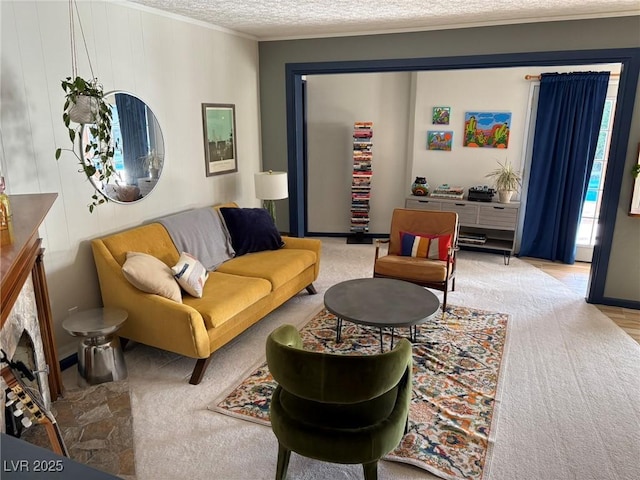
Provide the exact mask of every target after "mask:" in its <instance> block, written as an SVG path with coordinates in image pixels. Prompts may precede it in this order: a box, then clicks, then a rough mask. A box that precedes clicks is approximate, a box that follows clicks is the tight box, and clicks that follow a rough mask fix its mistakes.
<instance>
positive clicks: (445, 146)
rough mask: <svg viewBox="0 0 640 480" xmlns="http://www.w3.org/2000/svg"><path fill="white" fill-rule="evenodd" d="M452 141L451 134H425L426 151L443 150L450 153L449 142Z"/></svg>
mask: <svg viewBox="0 0 640 480" xmlns="http://www.w3.org/2000/svg"><path fill="white" fill-rule="evenodd" d="M452 140H453V132H441V131H431V130H430V131H428V132H427V149H428V150H444V151H446V152H450V151H451V141H452Z"/></svg>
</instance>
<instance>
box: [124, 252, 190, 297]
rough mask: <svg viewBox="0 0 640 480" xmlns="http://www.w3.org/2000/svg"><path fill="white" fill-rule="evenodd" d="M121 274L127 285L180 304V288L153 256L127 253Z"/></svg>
mask: <svg viewBox="0 0 640 480" xmlns="http://www.w3.org/2000/svg"><path fill="white" fill-rule="evenodd" d="M122 273H123V274H124V277H125V278H126V279H127V280H129V283H131V285H133V286H134V287H136V288H137V289H138V290H142V291H143V292H147V293H155V294H156V295H161V296H163V297H166V298H168V299H169V300H173V301H175V302H178V303H182V292H180V286H179V285H178V283H177V282H176V279H175V278H173V272H172V271H171V269H170V268H169V267H168V266H167V265H165V264H164V263H163V262H162V261H161V260H159V259H157V258H156V257H154V256H153V255H149V254H146V253H141V252H127V260H126V261H125V262H124V265H122Z"/></svg>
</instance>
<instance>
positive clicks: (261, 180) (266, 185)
mask: <svg viewBox="0 0 640 480" xmlns="http://www.w3.org/2000/svg"><path fill="white" fill-rule="evenodd" d="M253 178H254V181H255V186H256V198H259V199H260V200H262V202H263V205H264V208H265V209H266V210H267V211H268V212H269V215H271V218H272V219H273V222H274V223H275V221H276V202H275V201H276V200H281V199H283V198H287V197H288V196H289V189H288V181H287V172H274V171H273V170H269V171H268V172H260V173H256V174H255V175H254V177H253Z"/></svg>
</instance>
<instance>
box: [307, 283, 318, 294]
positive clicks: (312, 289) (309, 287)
mask: <svg viewBox="0 0 640 480" xmlns="http://www.w3.org/2000/svg"><path fill="white" fill-rule="evenodd" d="M307 292H309V295H315V294H316V293H318V291H317V290H316V287H314V286H313V283H310V284H309V285H307Z"/></svg>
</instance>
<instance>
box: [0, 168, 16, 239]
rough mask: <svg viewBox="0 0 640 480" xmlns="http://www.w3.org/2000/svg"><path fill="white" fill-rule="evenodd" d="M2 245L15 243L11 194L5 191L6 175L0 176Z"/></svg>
mask: <svg viewBox="0 0 640 480" xmlns="http://www.w3.org/2000/svg"><path fill="white" fill-rule="evenodd" d="M0 239H1V240H0V245H2V246H3V247H4V246H5V245H10V244H12V243H13V214H12V213H11V204H10V203H9V196H8V195H7V194H6V193H5V191H4V177H2V176H0Z"/></svg>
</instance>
